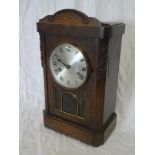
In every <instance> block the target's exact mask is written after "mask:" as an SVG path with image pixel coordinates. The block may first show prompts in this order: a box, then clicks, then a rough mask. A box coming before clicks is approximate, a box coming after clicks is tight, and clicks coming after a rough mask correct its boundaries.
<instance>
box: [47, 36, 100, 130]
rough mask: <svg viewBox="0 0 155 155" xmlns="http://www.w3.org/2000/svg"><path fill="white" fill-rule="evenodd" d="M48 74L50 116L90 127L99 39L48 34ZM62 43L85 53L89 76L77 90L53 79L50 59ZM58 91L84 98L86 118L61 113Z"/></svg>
mask: <svg viewBox="0 0 155 155" xmlns="http://www.w3.org/2000/svg"><path fill="white" fill-rule="evenodd" d="M45 38H46V45H45V46H46V52H47V54H46V67H47V68H46V72H47V81H48V85H47V94H48V105H49V107H48V111H49V114H51V115H54V116H57V117H60V118H62V119H65V120H69V121H72V122H75V123H78V124H80V125H84V126H87V127H90V126H91V125H90V124H91V115H92V114H91V112H92V105H93V103H94V97H95V88H96V50H97V42H98V40H97V39H95V38H94V39H93V38H79V37H71V36H70V37H69V36H59V35H50V34H49V33H48V34H46V37H45ZM62 43H70V44H73V45H75V46H77V47H79V48H82V49H83V51H84V53H83V54H84V56H85V58H86V59H87V63H88V76H87V80H86V81H85V83H84V84H83V85H82V86H81V87H79V88H77V89H67V88H63V87H61V86H59V85H58V84H57V83H56V82H55V81H54V79H53V77H52V74H51V71H50V66H49V58H50V55H51V52H52V49H54V48H55V47H56V46H58V45H60V44H62ZM55 88H56V89H58V90H59V91H60V94H62V95H63V94H73V96H76V97H79V96H83V98H84V118H80V117H77V116H74V115H70V114H67V113H64V112H61V111H59V110H57V109H56V100H55V93H54V89H55Z"/></svg>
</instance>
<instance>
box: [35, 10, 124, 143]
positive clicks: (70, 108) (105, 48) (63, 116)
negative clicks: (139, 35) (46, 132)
mask: <svg viewBox="0 0 155 155" xmlns="http://www.w3.org/2000/svg"><path fill="white" fill-rule="evenodd" d="M37 30H38V32H39V34H40V45H41V62H42V67H43V73H44V87H45V110H44V113H43V114H44V125H45V126H46V127H48V128H50V129H53V130H55V131H57V132H60V133H63V134H65V135H68V136H70V137H73V138H76V139H78V140H80V141H82V142H85V143H87V144H91V145H94V146H98V145H101V144H103V143H104V142H105V141H106V139H107V138H108V137H109V135H110V134H111V133H112V131H113V130H114V128H115V125H116V114H115V104H116V90H117V81H118V72H119V59H120V49H121V40H122V34H123V33H124V31H125V25H124V24H123V23H102V22H100V21H99V20H98V19H96V18H92V17H88V16H87V15H85V14H84V13H82V12H79V11H77V10H72V9H65V10H60V11H58V12H56V13H55V14H54V15H48V16H46V17H44V18H43V19H40V21H39V22H38V23H37Z"/></svg>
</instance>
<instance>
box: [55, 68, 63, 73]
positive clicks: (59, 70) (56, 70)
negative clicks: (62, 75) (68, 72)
mask: <svg viewBox="0 0 155 155" xmlns="http://www.w3.org/2000/svg"><path fill="white" fill-rule="evenodd" d="M54 71H55V74H58V73H59V72H61V71H62V69H61V68H57V69H55V70H54Z"/></svg>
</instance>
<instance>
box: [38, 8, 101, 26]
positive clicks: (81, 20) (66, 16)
mask: <svg viewBox="0 0 155 155" xmlns="http://www.w3.org/2000/svg"><path fill="white" fill-rule="evenodd" d="M40 22H46V23H50V24H61V25H78V26H88V27H100V26H101V22H100V21H99V20H97V19H96V18H92V17H88V16H87V15H86V14H84V13H82V12H81V11H78V10H74V9H63V10H60V11H57V12H56V13H55V14H53V15H48V16H46V17H44V18H43V19H41V20H40Z"/></svg>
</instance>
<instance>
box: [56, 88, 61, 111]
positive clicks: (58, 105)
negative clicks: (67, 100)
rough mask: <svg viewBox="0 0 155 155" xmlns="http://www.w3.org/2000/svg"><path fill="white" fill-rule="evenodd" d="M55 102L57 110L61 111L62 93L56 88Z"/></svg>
mask: <svg viewBox="0 0 155 155" xmlns="http://www.w3.org/2000/svg"><path fill="white" fill-rule="evenodd" d="M55 102H56V109H58V110H61V93H60V91H59V90H58V89H57V88H56V87H55Z"/></svg>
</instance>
